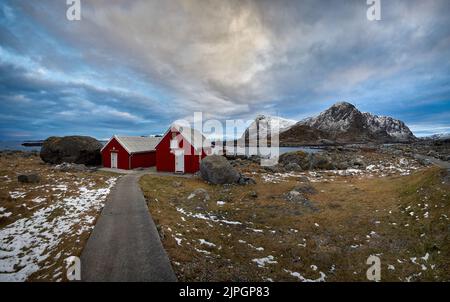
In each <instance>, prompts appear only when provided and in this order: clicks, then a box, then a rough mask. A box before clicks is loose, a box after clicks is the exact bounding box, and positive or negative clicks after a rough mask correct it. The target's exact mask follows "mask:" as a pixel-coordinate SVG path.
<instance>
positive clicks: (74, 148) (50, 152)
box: [41, 136, 103, 166]
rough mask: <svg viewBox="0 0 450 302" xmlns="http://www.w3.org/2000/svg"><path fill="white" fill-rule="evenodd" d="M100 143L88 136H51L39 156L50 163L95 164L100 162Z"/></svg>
mask: <svg viewBox="0 0 450 302" xmlns="http://www.w3.org/2000/svg"><path fill="white" fill-rule="evenodd" d="M102 147H103V146H102V144H101V143H100V142H99V141H98V140H96V139H95V138H93V137H89V136H65V137H56V136H52V137H49V138H47V139H46V140H45V141H44V143H43V145H42V148H41V158H42V160H43V161H44V162H46V163H50V164H61V163H75V164H84V165H88V166H97V165H100V164H101V162H102V158H101V154H100V149H101V148H102Z"/></svg>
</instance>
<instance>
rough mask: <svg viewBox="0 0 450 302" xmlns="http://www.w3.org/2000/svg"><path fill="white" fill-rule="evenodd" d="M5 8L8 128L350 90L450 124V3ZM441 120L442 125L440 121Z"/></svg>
mask: <svg viewBox="0 0 450 302" xmlns="http://www.w3.org/2000/svg"><path fill="white" fill-rule="evenodd" d="M81 3H82V20H81V21H75V22H70V21H68V20H67V19H66V9H67V6H66V3H65V1H59V0H54V1H3V2H2V4H0V20H1V21H0V26H1V27H0V39H1V46H0V55H1V58H0V70H1V78H0V85H1V86H0V87H1V91H2V92H0V98H1V104H0V109H1V111H0V115H1V117H2V120H1V121H0V137H3V138H13V137H29V138H40V137H45V136H47V135H51V134H69V133H81V134H90V135H95V136H97V137H101V138H104V137H109V136H110V135H112V134H113V133H124V134H149V133H159V132H163V131H164V130H165V127H166V126H167V125H168V124H169V123H170V121H172V120H175V119H178V118H191V117H192V116H193V112H194V111H202V112H203V113H204V115H205V116H207V117H214V118H219V119H221V120H224V119H227V118H248V119H251V118H253V117H254V116H255V115H256V114H258V113H267V114H278V115H281V116H284V117H287V118H293V119H301V118H303V117H306V116H308V115H310V114H315V113H317V112H318V111H320V110H323V109H325V108H326V107H327V106H329V105H330V104H332V103H334V102H336V101H340V100H347V101H350V102H353V103H355V104H356V105H357V106H358V107H359V108H361V109H362V110H365V111H372V112H374V113H377V114H385V115H393V116H394V117H397V118H400V119H403V120H404V121H405V122H407V123H408V124H411V125H412V129H413V130H416V133H417V134H428V133H430V132H439V131H440V130H445V129H449V127H450V122H448V121H449V120H450V119H449V118H448V117H449V115H450V73H449V72H448V70H450V60H449V59H448V58H450V18H448V16H447V13H448V11H450V10H449V9H450V2H449V1H447V0H431V1H419V0H417V1H407V0H391V1H382V13H381V16H382V20H381V21H378V22H370V21H368V20H367V18H366V10H367V5H366V1H365V0H353V1H331V0H330V1H312V0H311V1H269V0H267V1H264V0H259V1H256V0H255V1H242V0H240V1H237V0H236V1H220V0H216V1H194V0H192V1H191V0H184V1H183V0H179V1H175V0H169V1H159V0H154V1H146V0H131V1H119V0H89V1H88V0H82V1H81ZM433 127H434V128H436V130H434V129H433Z"/></svg>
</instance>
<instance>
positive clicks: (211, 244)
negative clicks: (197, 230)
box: [198, 239, 216, 247]
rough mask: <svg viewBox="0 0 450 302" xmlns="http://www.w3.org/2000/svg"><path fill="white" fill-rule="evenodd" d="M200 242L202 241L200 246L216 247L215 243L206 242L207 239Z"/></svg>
mask: <svg viewBox="0 0 450 302" xmlns="http://www.w3.org/2000/svg"><path fill="white" fill-rule="evenodd" d="M198 241H200V244H204V245H207V246H211V247H214V246H216V245H215V244H214V243H212V242H209V241H206V240H205V239H199V240H198Z"/></svg>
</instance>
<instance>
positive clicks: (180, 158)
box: [175, 150, 184, 173]
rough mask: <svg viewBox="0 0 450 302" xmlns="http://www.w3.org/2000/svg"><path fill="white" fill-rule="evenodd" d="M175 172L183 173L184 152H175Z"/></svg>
mask: <svg viewBox="0 0 450 302" xmlns="http://www.w3.org/2000/svg"><path fill="white" fill-rule="evenodd" d="M175 172H177V173H184V150H175Z"/></svg>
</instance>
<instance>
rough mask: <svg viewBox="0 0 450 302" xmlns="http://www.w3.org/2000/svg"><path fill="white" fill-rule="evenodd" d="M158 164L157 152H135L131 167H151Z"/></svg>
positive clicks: (132, 156)
mask: <svg viewBox="0 0 450 302" xmlns="http://www.w3.org/2000/svg"><path fill="white" fill-rule="evenodd" d="M155 165H156V152H155V151H151V152H144V153H134V154H132V155H131V169H136V168H149V167H153V166H155Z"/></svg>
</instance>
